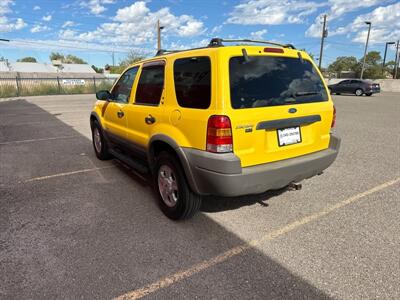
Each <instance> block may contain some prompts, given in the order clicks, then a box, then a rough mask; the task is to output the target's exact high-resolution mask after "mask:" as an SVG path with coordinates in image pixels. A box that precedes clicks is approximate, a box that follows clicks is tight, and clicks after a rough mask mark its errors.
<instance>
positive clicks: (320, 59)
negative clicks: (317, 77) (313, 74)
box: [318, 15, 328, 70]
mask: <svg viewBox="0 0 400 300" xmlns="http://www.w3.org/2000/svg"><path fill="white" fill-rule="evenodd" d="M327 36H328V30H326V15H324V25H323V26H322V35H321V50H320V51H319V62H318V67H319V69H320V70H321V64H322V53H323V52H324V39H325V38H326V37H327Z"/></svg>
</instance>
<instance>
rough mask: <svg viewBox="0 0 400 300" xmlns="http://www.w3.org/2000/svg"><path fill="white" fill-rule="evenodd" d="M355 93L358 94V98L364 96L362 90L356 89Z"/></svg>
mask: <svg viewBox="0 0 400 300" xmlns="http://www.w3.org/2000/svg"><path fill="white" fill-rule="evenodd" d="M354 93H355V94H356V96H362V95H363V94H364V92H363V90H362V89H356V91H355V92H354Z"/></svg>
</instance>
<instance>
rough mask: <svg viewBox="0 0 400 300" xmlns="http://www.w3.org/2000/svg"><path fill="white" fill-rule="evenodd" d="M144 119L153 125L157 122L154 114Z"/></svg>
mask: <svg viewBox="0 0 400 300" xmlns="http://www.w3.org/2000/svg"><path fill="white" fill-rule="evenodd" d="M144 121H145V122H146V124H147V125H151V124H153V123H155V122H156V118H154V117H153V116H152V115H148V116H147V117H146V118H144Z"/></svg>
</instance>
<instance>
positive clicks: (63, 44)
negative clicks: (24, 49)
mask: <svg viewBox="0 0 400 300" xmlns="http://www.w3.org/2000/svg"><path fill="white" fill-rule="evenodd" d="M0 41H5V42H10V43H11V44H13V43H16V44H28V45H29V44H31V45H38V46H48V47H54V48H70V49H77V50H86V51H95V52H105V53H112V52H119V53H129V52H130V51H131V50H129V49H125V50H124V49H118V50H115V49H114V50H113V49H110V50H106V49H101V48H100V49H99V48H92V47H83V46H76V45H71V44H65V43H49V42H38V41H30V40H19V39H15V40H7V39H0ZM92 45H93V44H92ZM93 46H98V47H105V45H101V44H97V45H93ZM132 50H136V51H143V52H146V51H147V52H148V51H154V49H147V48H132Z"/></svg>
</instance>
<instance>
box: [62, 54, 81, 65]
mask: <svg viewBox="0 0 400 300" xmlns="http://www.w3.org/2000/svg"><path fill="white" fill-rule="evenodd" d="M63 62H64V63H65V64H87V62H86V61H84V60H83V59H82V58H80V57H77V56H75V55H71V54H69V55H67V56H66V57H65V58H64V61H63Z"/></svg>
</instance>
